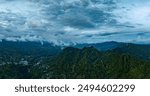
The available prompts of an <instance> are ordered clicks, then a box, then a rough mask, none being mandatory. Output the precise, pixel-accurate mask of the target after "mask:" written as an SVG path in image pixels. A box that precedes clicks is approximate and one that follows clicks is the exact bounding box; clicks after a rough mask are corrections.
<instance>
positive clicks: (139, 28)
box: [0, 0, 150, 45]
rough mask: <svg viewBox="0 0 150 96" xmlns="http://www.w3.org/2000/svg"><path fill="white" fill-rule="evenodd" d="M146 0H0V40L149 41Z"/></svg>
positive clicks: (149, 18)
mask: <svg viewBox="0 0 150 96" xmlns="http://www.w3.org/2000/svg"><path fill="white" fill-rule="evenodd" d="M149 37H150V0H0V40H2V39H6V40H13V41H18V40H21V41H48V42H53V43H55V44H57V45H63V44H65V45H68V44H75V43H100V42H106V41H118V42H130V43H150V38H149Z"/></svg>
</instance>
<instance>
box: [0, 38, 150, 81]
mask: <svg viewBox="0 0 150 96" xmlns="http://www.w3.org/2000/svg"><path fill="white" fill-rule="evenodd" d="M0 78H7V79H8V78H10V79H11V78H17V79H18V78H53V79H55V78H68V79H70V78H74V79H75V78H80V79H82V78H89V79H94V78H96V79H98V78H101V79H105V78H113V79H115V78H117V79H118V78H125V79H126V78H134V79H136V78H150V45H149V44H147V45H146V44H145V45H144V44H143V45H142V44H131V43H118V42H104V43H97V44H77V45H74V46H63V47H62V46H55V45H54V44H50V43H47V42H44V43H40V42H11V41H2V42H0Z"/></svg>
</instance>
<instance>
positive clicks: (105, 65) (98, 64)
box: [43, 47, 150, 79]
mask: <svg viewBox="0 0 150 96" xmlns="http://www.w3.org/2000/svg"><path fill="white" fill-rule="evenodd" d="M46 74H48V75H47V76H44V77H43V78H69V79H70V78H79V79H82V78H87V79H94V78H100V79H104V78H113V79H114V78H150V62H149V61H145V60H143V59H141V60H140V59H138V58H136V57H133V56H131V55H130V54H127V53H119V54H118V53H116V52H112V51H111V52H110V51H108V52H100V51H98V50H97V49H95V48H94V47H85V48H83V49H76V48H71V47H69V48H66V49H64V50H63V51H62V52H61V53H60V54H59V55H58V56H57V57H56V58H55V59H54V61H53V62H51V63H50V64H49V68H48V72H47V73H46Z"/></svg>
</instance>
